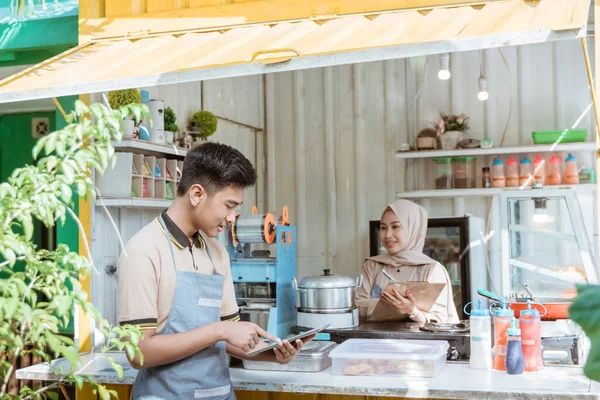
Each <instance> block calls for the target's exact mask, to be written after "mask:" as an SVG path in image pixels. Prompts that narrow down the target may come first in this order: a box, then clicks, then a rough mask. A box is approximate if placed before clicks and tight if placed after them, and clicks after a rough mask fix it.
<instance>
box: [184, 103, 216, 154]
mask: <svg viewBox="0 0 600 400" xmlns="http://www.w3.org/2000/svg"><path fill="white" fill-rule="evenodd" d="M217 122H218V119H217V117H216V116H215V115H214V114H213V113H211V112H210V111H204V110H200V111H198V112H196V113H194V115H192V119H191V121H190V125H191V129H190V130H191V131H192V132H190V136H192V138H193V139H194V143H193V145H197V144H199V141H204V140H206V139H207V138H208V137H210V136H212V135H213V134H214V133H215V132H216V130H217Z"/></svg>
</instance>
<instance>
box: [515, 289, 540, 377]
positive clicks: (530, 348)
mask: <svg viewBox="0 0 600 400" xmlns="http://www.w3.org/2000/svg"><path fill="white" fill-rule="evenodd" d="M519 326H520V327H521V342H522V346H523V358H524V360H525V371H539V370H540V369H542V368H544V360H543V358H542V319H541V317H540V312H539V311H538V310H536V309H535V308H534V309H532V308H531V301H529V300H528V301H527V310H523V311H521V313H520V317H519Z"/></svg>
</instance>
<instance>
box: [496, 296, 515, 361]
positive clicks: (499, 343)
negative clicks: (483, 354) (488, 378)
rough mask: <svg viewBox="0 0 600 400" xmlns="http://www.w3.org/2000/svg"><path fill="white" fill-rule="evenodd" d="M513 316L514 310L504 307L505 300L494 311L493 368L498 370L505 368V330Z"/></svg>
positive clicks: (506, 334)
mask: <svg viewBox="0 0 600 400" xmlns="http://www.w3.org/2000/svg"><path fill="white" fill-rule="evenodd" d="M495 304H497V303H495ZM493 305H494V304H492V306H493ZM514 317H515V312H514V311H513V310H511V309H510V308H507V307H506V302H502V308H499V309H497V310H496V311H494V369H497V370H500V371H504V370H506V365H505V359H506V348H507V345H508V333H507V332H508V328H510V322H511V321H512V320H513V318H514Z"/></svg>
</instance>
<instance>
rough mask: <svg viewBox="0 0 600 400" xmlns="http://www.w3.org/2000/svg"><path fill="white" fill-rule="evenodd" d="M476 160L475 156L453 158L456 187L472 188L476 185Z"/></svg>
mask: <svg viewBox="0 0 600 400" xmlns="http://www.w3.org/2000/svg"><path fill="white" fill-rule="evenodd" d="M475 160H476V158H475V157H473V156H468V157H455V158H453V159H452V164H453V170H454V187H455V188H456V189H470V188H474V187H475Z"/></svg>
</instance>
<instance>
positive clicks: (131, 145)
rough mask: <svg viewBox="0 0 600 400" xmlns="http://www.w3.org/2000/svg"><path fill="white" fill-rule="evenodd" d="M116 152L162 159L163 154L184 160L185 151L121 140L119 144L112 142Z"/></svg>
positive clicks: (162, 145) (177, 148) (167, 146)
mask: <svg viewBox="0 0 600 400" xmlns="http://www.w3.org/2000/svg"><path fill="white" fill-rule="evenodd" d="M112 145H113V147H114V148H115V150H116V151H126V152H130V153H135V154H144V155H148V156H156V157H163V156H164V155H165V154H168V155H173V156H177V157H178V158H184V157H185V155H186V154H187V149H182V148H179V147H175V146H169V145H166V144H158V143H152V142H147V141H145V140H135V139H130V140H123V141H121V142H112Z"/></svg>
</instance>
